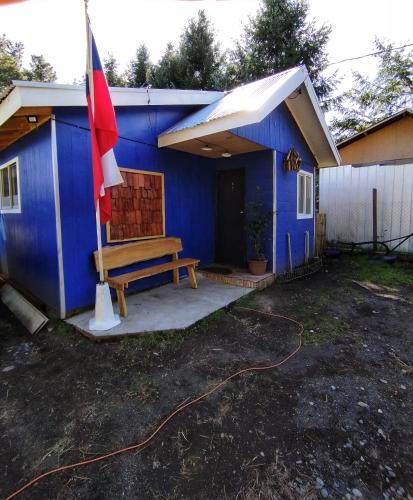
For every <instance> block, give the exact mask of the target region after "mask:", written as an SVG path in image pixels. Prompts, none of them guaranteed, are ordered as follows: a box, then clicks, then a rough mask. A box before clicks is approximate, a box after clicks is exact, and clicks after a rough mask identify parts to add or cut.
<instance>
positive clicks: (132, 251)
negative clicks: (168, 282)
mask: <svg viewBox="0 0 413 500" xmlns="http://www.w3.org/2000/svg"><path fill="white" fill-rule="evenodd" d="M181 251H182V242H181V239H180V238H159V239H155V240H146V241H138V242H134V243H126V244H125V245H117V246H106V247H103V249H102V257H103V270H104V276H105V280H106V281H107V282H108V284H109V286H110V287H111V288H115V289H116V294H117V296H118V303H119V311H120V314H121V316H125V317H126V316H127V315H128V309H127V306H126V300H125V288H128V285H129V283H130V282H132V281H136V280H140V279H142V278H148V277H149V276H154V275H156V274H161V273H165V272H167V271H172V272H173V282H174V283H175V285H178V284H179V269H180V268H181V267H186V268H187V269H188V276H189V283H190V285H191V287H192V288H196V287H197V283H196V275H195V267H196V266H197V265H198V263H199V260H197V259H179V258H178V252H181ZM93 255H94V257H95V265H96V269H97V270H98V271H99V258H98V252H97V250H96V251H95V252H94V253H93ZM168 255H171V256H172V260H171V262H165V263H164V264H157V265H155V266H151V267H146V268H144V269H139V270H138V271H132V272H129V273H125V274H120V275H118V276H113V277H110V276H109V274H108V273H109V271H111V270H112V269H117V268H119V267H124V266H129V265H131V264H136V263H138V262H144V261H146V260H150V259H158V258H160V257H165V256H168Z"/></svg>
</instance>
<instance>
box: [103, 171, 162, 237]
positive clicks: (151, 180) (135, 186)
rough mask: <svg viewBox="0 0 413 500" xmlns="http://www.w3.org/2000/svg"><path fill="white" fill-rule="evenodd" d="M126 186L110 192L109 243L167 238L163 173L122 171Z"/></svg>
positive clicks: (116, 187) (107, 233)
mask: <svg viewBox="0 0 413 500" xmlns="http://www.w3.org/2000/svg"><path fill="white" fill-rule="evenodd" d="M120 170H121V174H122V177H123V179H124V183H123V184H122V185H121V186H115V187H113V188H112V189H111V201H112V216H111V220H110V222H109V223H108V224H107V226H106V235H107V241H108V242H120V241H131V240H137V239H148V238H157V237H160V236H165V210H164V198H165V196H164V178H163V174H162V173H160V172H149V171H142V170H133V169H126V168H121V169H120Z"/></svg>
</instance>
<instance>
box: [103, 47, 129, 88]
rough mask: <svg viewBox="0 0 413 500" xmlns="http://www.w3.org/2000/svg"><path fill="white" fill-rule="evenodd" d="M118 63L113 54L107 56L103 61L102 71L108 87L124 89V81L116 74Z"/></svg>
mask: <svg viewBox="0 0 413 500" xmlns="http://www.w3.org/2000/svg"><path fill="white" fill-rule="evenodd" d="M118 67H119V63H118V62H117V60H116V58H115V56H114V55H113V54H111V53H110V54H108V57H107V58H106V59H104V61H103V69H104V71H105V75H106V80H107V82H108V85H109V87H124V86H125V81H124V79H123V78H122V76H121V75H120V74H119V72H118Z"/></svg>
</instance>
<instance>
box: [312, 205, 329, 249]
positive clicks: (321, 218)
mask: <svg viewBox="0 0 413 500" xmlns="http://www.w3.org/2000/svg"><path fill="white" fill-rule="evenodd" d="M326 221H327V216H326V214H320V213H318V214H317V215H316V223H315V254H316V255H318V256H320V255H321V254H322V253H323V250H324V248H325V246H326Z"/></svg>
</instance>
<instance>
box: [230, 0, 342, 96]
mask: <svg viewBox="0 0 413 500" xmlns="http://www.w3.org/2000/svg"><path fill="white" fill-rule="evenodd" d="M307 16H308V3H307V2H306V1H305V0H262V3H261V5H260V8H259V10H258V12H257V14H256V16H255V17H253V18H250V21H249V23H248V24H247V26H246V27H245V32H244V35H243V37H242V40H241V41H240V42H238V43H237V46H236V48H235V50H234V51H232V53H231V57H230V63H229V65H228V68H227V82H228V85H229V86H235V85H238V84H240V83H243V82H249V81H252V80H256V79H259V78H263V77H265V76H268V75H271V74H273V73H275V72H277V71H281V70H283V69H286V68H290V67H292V66H297V65H299V64H305V65H306V67H307V69H308V72H309V74H310V77H311V79H312V81H313V84H314V86H315V89H316V91H317V94H318V95H319V97H321V98H323V97H326V96H327V95H328V94H329V93H330V92H331V91H332V89H333V87H334V83H335V82H334V79H330V80H327V79H325V78H324V77H323V75H322V71H323V70H324V69H325V67H326V64H327V53H326V45H327V42H328V39H329V35H330V32H331V27H330V26H327V25H322V26H321V27H319V28H317V27H316V24H315V21H314V20H312V21H308V20H307Z"/></svg>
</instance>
